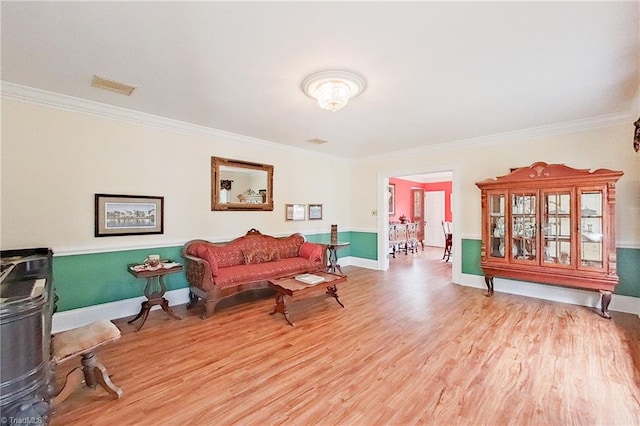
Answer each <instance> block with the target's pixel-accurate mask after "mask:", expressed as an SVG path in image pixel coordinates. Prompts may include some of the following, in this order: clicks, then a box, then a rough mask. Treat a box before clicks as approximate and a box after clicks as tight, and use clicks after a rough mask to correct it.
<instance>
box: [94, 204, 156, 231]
mask: <svg viewBox="0 0 640 426" xmlns="http://www.w3.org/2000/svg"><path fill="white" fill-rule="evenodd" d="M162 233H164V197H152V196H146V195H115V194H96V195H95V236H96V237H112V236H119V235H143V234H162Z"/></svg>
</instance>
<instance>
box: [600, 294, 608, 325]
mask: <svg viewBox="0 0 640 426" xmlns="http://www.w3.org/2000/svg"><path fill="white" fill-rule="evenodd" d="M609 303H611V292H610V291H605V290H600V315H602V316H603V317H605V318H607V319H610V318H611V315H610V314H609Z"/></svg>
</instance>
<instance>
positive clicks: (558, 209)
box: [542, 191, 573, 265]
mask: <svg viewBox="0 0 640 426" xmlns="http://www.w3.org/2000/svg"><path fill="white" fill-rule="evenodd" d="M543 203H544V204H543V206H542V263H543V264H544V265H571V263H572V260H573V253H572V252H571V234H572V232H571V231H572V229H573V227H572V226H571V213H572V212H571V193H570V192H568V191H558V192H546V193H544V194H543Z"/></svg>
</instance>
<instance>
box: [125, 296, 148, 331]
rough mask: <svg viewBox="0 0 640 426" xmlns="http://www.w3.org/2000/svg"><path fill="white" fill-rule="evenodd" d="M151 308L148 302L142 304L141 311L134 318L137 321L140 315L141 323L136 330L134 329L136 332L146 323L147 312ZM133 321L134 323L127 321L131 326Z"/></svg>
mask: <svg viewBox="0 0 640 426" xmlns="http://www.w3.org/2000/svg"><path fill="white" fill-rule="evenodd" d="M151 306H152V305H151V303H149V302H148V301H147V302H142V311H140V314H138V316H137V317H136V319H137V318H139V317H140V315H141V314H142V322H141V323H140V325H139V326H138V328H136V332H138V331H140V329H141V328H142V326H143V325H144V323H145V322H147V317H148V316H149V311H150V310H151ZM133 321H135V319H134V320H131V321H129V324H131V323H132V322H133Z"/></svg>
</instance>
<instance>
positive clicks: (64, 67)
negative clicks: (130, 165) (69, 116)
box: [1, 1, 640, 158]
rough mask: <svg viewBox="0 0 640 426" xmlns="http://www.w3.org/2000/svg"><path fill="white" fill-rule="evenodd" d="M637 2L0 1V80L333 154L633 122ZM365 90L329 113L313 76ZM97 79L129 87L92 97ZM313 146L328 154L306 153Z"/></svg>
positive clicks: (639, 47)
mask: <svg viewBox="0 0 640 426" xmlns="http://www.w3.org/2000/svg"><path fill="white" fill-rule="evenodd" d="M639 9H640V2H637V1H629V2H617V3H615V2H563V3H556V2H494V3H485V2H464V3H463V2H411V3H400V2H371V3H369V2H355V3H346V2H331V3H328V2H321V3H311V2H284V3H272V2H257V3H248V2H225V3H221V2H188V3H181V2H136V3H131V2H73V3H71V2H43V3H40V2H38V3H34V2H6V1H3V2H2V4H1V13H2V73H1V76H2V80H3V81H5V82H11V83H16V84H20V85H25V86H29V87H33V88H37V89H42V90H46V91H51V92H56V93H61V94H65V95H69V96H73V97H78V98H83V99H89V100H92V101H97V102H101V103H105V104H110V105H114V106H118V107H123V108H127V109H131V110H135V111H141V112H145V113H149V114H153V115H157V116H161V117H168V118H171V119H175V120H180V121H184V122H188V123H193V124H197V125H200V126H206V127H210V128H214V129H218V130H223V131H227V132H232V133H237V134H241V135H245V136H250V137H253V138H259V139H263V140H267V141H271V142H276V143H282V144H287V145H291V146H295V147H300V148H305V149H310V150H316V151H319V152H325V153H332V154H335V155H339V156H341V157H345V158H359V157H362V156H371V155H380V154H384V153H387V152H391V151H398V150H408V149H416V148H420V147H425V146H428V145H432V144H441V143H448V142H452V141H460V140H465V139H469V138H478V137H484V136H488V135H495V134H501V133H504V132H512V131H518V130H522V129H530V128H535V127H539V126H550V125H555V124H558V123H564V122H572V121H574V120H585V119H591V118H597V117H602V116H608V115H612V114H613V115H616V114H628V115H631V114H633V113H636V112H637V106H636V105H635V104H634V102H636V101H637V99H638V98H637V97H638V86H639V81H640V75H639V73H640V71H639V69H640V30H639V26H640V24H639V21H640V11H639ZM331 68H338V69H345V70H349V71H353V72H356V73H359V74H361V75H362V76H363V77H364V78H365V79H366V81H367V88H366V90H365V92H364V93H362V94H361V95H360V96H359V97H357V98H355V99H353V100H352V101H351V102H350V103H349V105H347V107H345V108H344V109H343V110H340V111H338V112H333V113H332V112H329V111H324V110H321V109H320V108H319V107H318V106H317V104H316V103H315V101H314V100H312V99H310V98H309V97H307V96H306V95H305V94H304V93H303V92H302V90H301V87H300V85H301V83H302V80H303V79H304V78H305V77H306V76H307V75H309V74H311V73H314V72H316V71H320V70H324V69H331ZM94 74H97V75H100V76H104V77H107V78H111V79H114V80H116V81H121V82H125V83H129V84H132V85H135V86H137V88H136V90H135V92H134V94H133V95H132V96H131V97H126V96H123V95H119V94H116V93H112V92H107V91H104V90H100V89H97V88H94V87H91V80H92V78H93V75H94ZM313 138H320V139H324V140H328V141H329V143H326V144H322V145H316V144H311V143H309V142H305V141H306V140H308V139H313Z"/></svg>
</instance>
